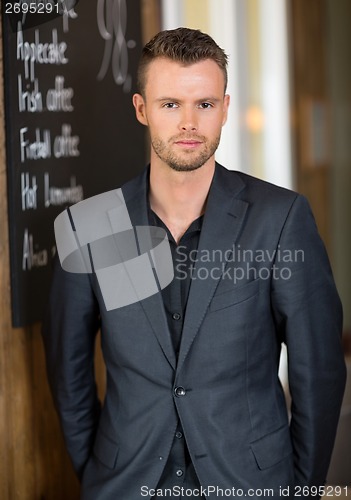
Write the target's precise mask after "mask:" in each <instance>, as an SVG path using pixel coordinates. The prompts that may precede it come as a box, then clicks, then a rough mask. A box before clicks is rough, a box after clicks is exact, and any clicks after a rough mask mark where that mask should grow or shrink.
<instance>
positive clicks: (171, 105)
mask: <svg viewBox="0 0 351 500" xmlns="http://www.w3.org/2000/svg"><path fill="white" fill-rule="evenodd" d="M163 107H164V108H166V109H173V108H177V107H178V104H177V103H176V102H166V103H165V104H164V105H163Z"/></svg>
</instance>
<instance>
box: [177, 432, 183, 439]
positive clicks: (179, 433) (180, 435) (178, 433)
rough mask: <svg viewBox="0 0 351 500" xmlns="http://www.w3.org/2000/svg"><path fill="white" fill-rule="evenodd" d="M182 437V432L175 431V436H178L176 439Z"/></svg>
mask: <svg viewBox="0 0 351 500" xmlns="http://www.w3.org/2000/svg"><path fill="white" fill-rule="evenodd" d="M182 437H183V433H182V432H180V431H177V432H176V438H178V439H182Z"/></svg>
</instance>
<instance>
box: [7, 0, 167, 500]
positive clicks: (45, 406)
mask: <svg viewBox="0 0 351 500" xmlns="http://www.w3.org/2000/svg"><path fill="white" fill-rule="evenodd" d="M0 15H1V12H0ZM0 21H1V19H0ZM143 22H144V39H145V40H148V39H149V38H150V37H151V36H152V35H153V34H155V33H156V32H157V31H158V30H159V26H160V11H159V2H158V0H143ZM0 37H1V22H0ZM2 71H3V65H2V52H1V44H0V75H2ZM6 186H7V180H6V158H5V122H4V103H3V79H2V77H0V499H1V500H78V499H79V484H78V481H77V479H76V477H75V474H74V472H73V468H72V466H71V463H70V460H69V458H68V455H67V453H66V450H65V447H64V443H63V438H62V434H61V430H60V426H59V422H58V418H57V415H56V413H55V410H54V407H53V403H52V399H51V395H50V391H49V387H48V383H47V380H46V368H45V358H44V350H43V344H42V340H41V334H40V329H41V325H40V324H35V325H33V326H31V327H27V328H21V329H13V328H12V326H11V304H10V274H9V273H10V267H9V246H8V221H7V194H6ZM96 373H97V378H98V386H99V394H100V396H101V397H103V395H104V387H105V370H104V363H103V358H102V355H101V350H100V347H99V343H97V351H96Z"/></svg>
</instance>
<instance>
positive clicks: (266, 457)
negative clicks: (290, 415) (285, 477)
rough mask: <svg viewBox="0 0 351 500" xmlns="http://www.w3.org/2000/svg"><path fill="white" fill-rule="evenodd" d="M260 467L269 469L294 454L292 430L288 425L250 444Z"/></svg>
mask: <svg viewBox="0 0 351 500" xmlns="http://www.w3.org/2000/svg"><path fill="white" fill-rule="evenodd" d="M250 447H251V450H252V453H253V454H254V457H255V460H256V463H257V465H258V468H259V469H261V470H264V469H268V468H269V467H272V466H273V465H276V464H278V463H279V462H281V461H282V460H284V458H287V457H288V456H289V455H291V454H292V452H293V449H292V444H291V438H290V430H289V427H288V426H287V425H284V427H280V428H279V429H277V430H276V431H274V432H271V433H270V434H267V435H266V436H264V437H262V438H260V439H258V440H257V441H254V442H252V443H251V444H250Z"/></svg>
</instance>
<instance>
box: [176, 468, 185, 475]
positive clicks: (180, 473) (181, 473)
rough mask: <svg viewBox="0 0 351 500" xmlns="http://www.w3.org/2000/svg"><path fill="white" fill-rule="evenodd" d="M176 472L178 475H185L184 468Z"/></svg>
mask: <svg viewBox="0 0 351 500" xmlns="http://www.w3.org/2000/svg"><path fill="white" fill-rule="evenodd" d="M176 474H177V476H178V477H181V476H182V475H183V471H182V469H178V470H177V472H176Z"/></svg>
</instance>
